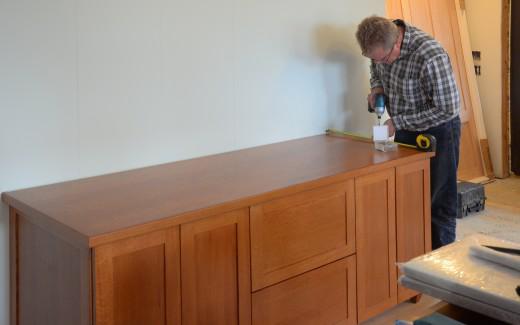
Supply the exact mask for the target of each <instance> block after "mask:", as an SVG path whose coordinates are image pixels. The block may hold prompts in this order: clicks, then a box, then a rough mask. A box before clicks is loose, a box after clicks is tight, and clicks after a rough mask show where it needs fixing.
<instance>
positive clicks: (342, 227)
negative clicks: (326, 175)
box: [251, 180, 355, 291]
mask: <svg viewBox="0 0 520 325" xmlns="http://www.w3.org/2000/svg"><path fill="white" fill-rule="evenodd" d="M354 236H355V209H354V181H353V180H349V181H347V182H343V183H340V184H333V185H329V186H326V187H321V188H318V189H314V190H311V191H306V192H303V193H298V194H295V195H291V196H288V197H283V198H280V199H277V200H273V201H269V202H266V203H262V204H258V205H255V206H252V207H251V264H252V277H253V279H252V280H253V290H254V291H256V290H258V289H261V288H263V287H266V286H268V285H272V284H274V283H277V282H279V281H281V280H285V279H288V278H290V277H293V276H295V275H298V274H301V273H303V272H306V271H309V270H312V269H315V268H317V267H319V266H322V265H324V264H326V263H330V262H333V261H336V260H338V259H340V258H342V257H345V256H348V255H351V254H353V253H354V251H355V238H354Z"/></svg>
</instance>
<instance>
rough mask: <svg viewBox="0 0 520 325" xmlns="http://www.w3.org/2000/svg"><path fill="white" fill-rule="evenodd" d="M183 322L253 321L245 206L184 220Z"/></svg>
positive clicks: (221, 323) (192, 324) (244, 323)
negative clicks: (187, 220)
mask: <svg viewBox="0 0 520 325" xmlns="http://www.w3.org/2000/svg"><path fill="white" fill-rule="evenodd" d="M181 239H182V240H181V256H182V262H181V265H182V272H181V275H182V323H183V324H190V325H196V324H200V325H203V324H212V325H233V324H241V325H247V324H251V277H250V267H249V264H250V258H249V213H248V210H247V209H242V210H238V211H233V212H230V213H226V214H223V215H220V216H215V217H210V218H206V219H203V220H200V221H195V222H191V223H187V224H184V225H182V226H181Z"/></svg>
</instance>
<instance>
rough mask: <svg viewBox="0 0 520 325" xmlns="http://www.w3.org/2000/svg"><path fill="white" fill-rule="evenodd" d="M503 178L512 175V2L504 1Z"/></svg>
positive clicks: (509, 0)
mask: <svg viewBox="0 0 520 325" xmlns="http://www.w3.org/2000/svg"><path fill="white" fill-rule="evenodd" d="M501 29H502V30H501V32H502V37H501V38H502V177H504V178H505V177H508V176H509V175H510V170H511V165H510V163H509V160H510V142H511V137H510V134H509V128H510V119H509V113H510V83H509V78H510V74H511V69H510V66H511V65H510V62H511V61H510V60H511V53H510V43H509V42H510V37H511V34H510V33H511V0H502V28H501Z"/></svg>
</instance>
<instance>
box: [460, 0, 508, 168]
mask: <svg viewBox="0 0 520 325" xmlns="http://www.w3.org/2000/svg"><path fill="white" fill-rule="evenodd" d="M465 3H466V18H467V21H468V31H469V35H470V42H471V49H472V50H473V51H481V58H480V65H481V75H480V76H477V84H478V89H479V94H480V101H481V104H482V114H483V117H484V124H485V126H486V133H487V136H488V140H489V149H490V153H491V160H492V162H493V169H494V171H495V175H497V176H500V175H503V173H504V172H506V171H504V170H503V168H502V159H503V157H502V39H501V24H502V22H501V20H502V1H489V0H466V2H465Z"/></svg>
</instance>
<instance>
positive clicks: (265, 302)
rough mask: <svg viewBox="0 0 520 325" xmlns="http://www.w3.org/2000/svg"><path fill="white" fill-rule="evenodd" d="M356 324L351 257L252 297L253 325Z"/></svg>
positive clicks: (354, 277) (353, 264)
mask: <svg viewBox="0 0 520 325" xmlns="http://www.w3.org/2000/svg"><path fill="white" fill-rule="evenodd" d="M356 323H357V321H356V257H355V255H352V256H350V257H347V258H344V259H342V260H339V261H337V262H334V263H331V264H328V265H325V266H323V267H320V268H318V269H316V270H312V271H310V272H307V273H304V274H302V275H299V276H297V277H294V278H291V279H289V280H286V281H283V282H281V283H278V284H276V285H274V286H270V287H268V288H265V289H262V290H260V291H257V292H255V293H254V294H253V325H275V324H276V325H281V324H287V325H290V324H298V325H315V324H324V325H325V324H331V325H332V324H334V325H339V324H343V325H350V324H356Z"/></svg>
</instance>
